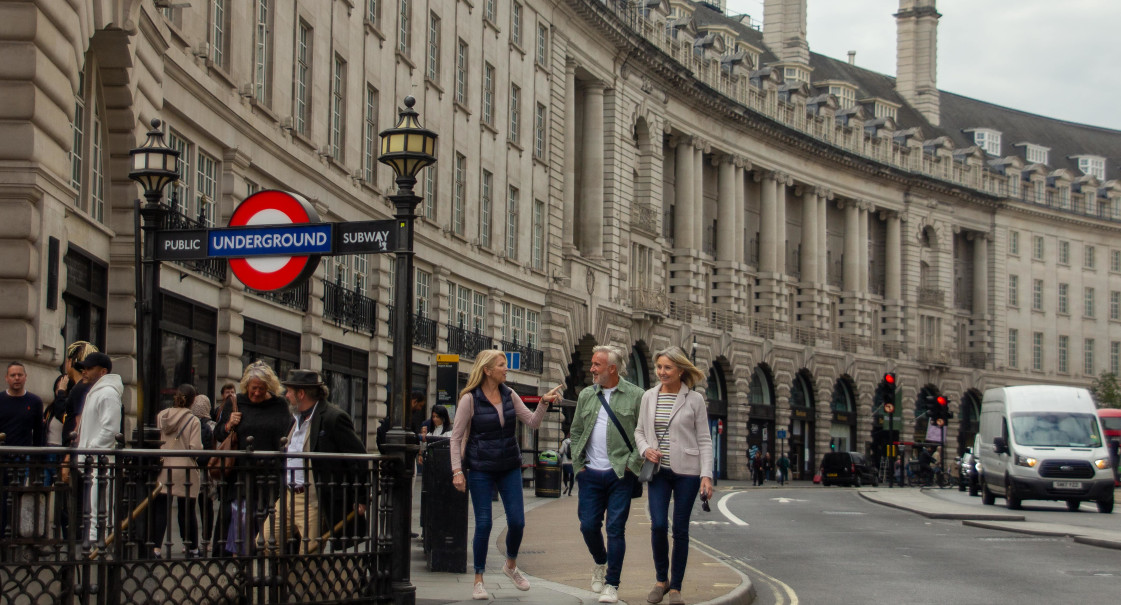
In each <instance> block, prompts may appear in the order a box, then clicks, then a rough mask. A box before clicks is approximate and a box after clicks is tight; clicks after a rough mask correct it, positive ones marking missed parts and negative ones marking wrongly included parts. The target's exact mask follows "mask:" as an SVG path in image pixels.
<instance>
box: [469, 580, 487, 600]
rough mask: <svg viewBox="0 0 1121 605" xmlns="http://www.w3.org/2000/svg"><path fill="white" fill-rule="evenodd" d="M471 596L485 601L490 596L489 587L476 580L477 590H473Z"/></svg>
mask: <svg viewBox="0 0 1121 605" xmlns="http://www.w3.org/2000/svg"><path fill="white" fill-rule="evenodd" d="M471 598H472V599H475V600H476V601H485V600H487V599H489V598H490V595H489V594H487V589H485V588H483V583H482V582H475V590H473V591H472V592H471Z"/></svg>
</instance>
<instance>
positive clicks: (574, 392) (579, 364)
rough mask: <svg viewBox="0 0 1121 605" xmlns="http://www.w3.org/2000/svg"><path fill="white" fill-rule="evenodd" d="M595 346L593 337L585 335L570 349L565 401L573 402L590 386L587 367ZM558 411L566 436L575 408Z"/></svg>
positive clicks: (590, 361) (590, 378)
mask: <svg viewBox="0 0 1121 605" xmlns="http://www.w3.org/2000/svg"><path fill="white" fill-rule="evenodd" d="M597 344H598V343H597V342H596V339H595V337H594V336H592V335H591V334H585V335H584V336H583V337H582V338H581V339H580V340H579V341H578V342H577V343H576V346H575V347H574V348H573V349H572V356H571V357H572V361H570V362H569V363H568V371H567V372H566V373H565V378H564V398H565V399H566V400H568V401H571V402H575V401H576V398H577V397H579V396H580V391H582V390H584V387H586V386H591V384H592V375H591V373H589V372H588V366H589V365H590V364H591V363H592V349H594V348H595V347H596V345H597ZM560 410H561V416H562V417H563V419H562V420H561V430H562V431H563V432H564V433H565V434H568V429H569V427H570V426H571V425H572V415H573V414H574V413H575V412H576V408H575V407H572V406H562V407H561V408H560Z"/></svg>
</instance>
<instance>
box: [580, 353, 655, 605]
mask: <svg viewBox="0 0 1121 605" xmlns="http://www.w3.org/2000/svg"><path fill="white" fill-rule="evenodd" d="M590 371H591V374H592V382H593V383H594V384H592V385H591V386H589V387H586V388H584V390H582V391H580V395H579V397H578V398H577V401H576V412H575V413H574V414H573V417H572V452H573V458H572V466H573V468H574V470H575V471H576V482H577V483H579V484H580V494H579V496H578V498H579V502H578V505H577V510H578V515H579V517H580V533H582V534H583V535H584V543H585V544H587V545H588V552H590V553H591V555H592V561H594V562H595V566H594V567H593V568H592V592H597V593H600V596H599V602H600V603H617V602H618V601H619V576H620V575H621V574H622V571H623V557H624V555H625V554H626V551H627V540H626V535H625V532H626V525H627V517H629V516H630V512H631V498H632V495H633V493H634V486H635V484H636V482H637V481H638V473H639V471H641V470H642V456H641V450H639V449H638V448H636V447H634V446H633V445H631V439H632V438H633V437H634V429H635V423H636V422H637V420H638V412H639V408H640V407H641V405H642V389H641V388H639V387H637V386H635V385H634V384H632V383H630V382H628V381H626V380H624V379H622V378H621V375H622V374H624V373H625V372H626V357H624V356H623V352H622V351H621V350H620V349H619V348H618V347H613V346H599V347H595V348H594V349H592V364H591V368H590ZM605 516H606V519H607V545H606V547H605V546H604V542H603V532H602V531H601V528H602V527H603V525H604V518H605Z"/></svg>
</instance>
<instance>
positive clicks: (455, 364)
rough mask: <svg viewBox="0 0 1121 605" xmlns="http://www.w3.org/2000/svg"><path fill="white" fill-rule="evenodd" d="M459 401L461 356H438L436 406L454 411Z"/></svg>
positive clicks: (445, 354) (442, 354)
mask: <svg viewBox="0 0 1121 605" xmlns="http://www.w3.org/2000/svg"><path fill="white" fill-rule="evenodd" d="M457 401H459V355H454V354H448V353H438V354H437V355H436V405H442V406H445V407H448V411H449V412H450V411H452V410H453V409H454V407H453V406H455V404H456V402H457Z"/></svg>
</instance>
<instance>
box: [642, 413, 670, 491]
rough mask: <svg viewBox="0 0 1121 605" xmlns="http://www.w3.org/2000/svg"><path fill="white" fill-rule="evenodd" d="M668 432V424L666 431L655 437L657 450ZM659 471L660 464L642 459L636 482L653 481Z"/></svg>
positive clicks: (660, 468)
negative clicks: (656, 438)
mask: <svg viewBox="0 0 1121 605" xmlns="http://www.w3.org/2000/svg"><path fill="white" fill-rule="evenodd" d="M670 422H673V418H670ZM668 432H669V423H666V429H665V430H664V431H662V434H661V435H657V437H658V448H659V449H660V448H661V447H662V439H665V438H666V433H668ZM660 470H662V463H660V462H651V461H650V460H649V459H647V458H643V460H642V470H641V471H640V472H639V473H638V480H639V481H641V482H642V483H650V480H651V479H653V478H654V475H657V474H658V471H660Z"/></svg>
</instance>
